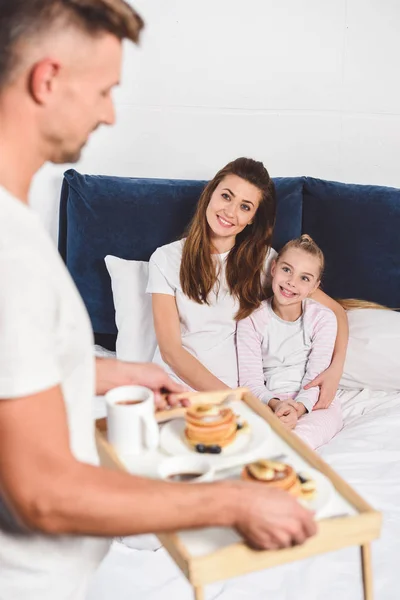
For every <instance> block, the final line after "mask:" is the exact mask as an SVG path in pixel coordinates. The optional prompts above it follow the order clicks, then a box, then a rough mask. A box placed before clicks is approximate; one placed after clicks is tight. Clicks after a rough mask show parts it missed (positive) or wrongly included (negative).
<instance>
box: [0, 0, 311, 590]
mask: <svg viewBox="0 0 400 600" xmlns="http://www.w3.org/2000/svg"><path fill="white" fill-rule="evenodd" d="M141 27H142V21H141V19H140V17H139V16H138V15H137V14H136V13H135V12H134V11H133V10H132V9H131V8H130V7H129V6H128V5H127V4H126V3H125V2H124V1H123V0H0V44H1V58H0V186H1V187H0V498H1V500H0V528H1V529H2V532H0V573H1V577H0V598H1V599H3V598H4V599H5V598H7V599H8V598H10V599H11V598H12V600H22V599H24V600H25V599H26V598H29V600H58V599H62V600H67V599H68V600H77V599H78V600H79V599H83V598H84V597H85V591H86V587H87V584H88V581H89V579H90V576H91V574H92V573H93V571H94V570H95V569H96V567H97V565H98V564H99V562H100V561H101V560H102V558H103V557H104V555H105V553H106V552H107V549H108V546H109V541H107V539H106V538H107V537H111V536H116V535H129V534H135V533H144V532H153V531H156V532H161V531H171V530H176V529H183V528H188V527H202V526H208V525H209V526H227V527H235V528H236V529H237V530H238V531H239V532H241V533H242V534H243V536H244V537H245V539H246V540H247V541H248V542H249V543H250V544H251V545H253V546H255V547H259V548H278V547H285V546H290V545H291V544H293V543H302V542H303V541H304V540H305V539H306V538H307V537H308V536H310V535H312V534H313V533H314V532H315V524H314V522H313V520H312V516H311V514H310V513H309V512H308V511H306V510H305V509H303V508H302V507H301V506H300V505H299V504H298V503H297V502H296V501H295V500H294V499H292V498H291V497H290V496H289V495H287V494H285V493H283V492H280V491H278V490H277V491H268V490H266V489H265V488H264V487H263V486H262V485H260V484H252V483H244V482H243V483H240V482H222V483H215V484H203V485H197V486H196V485H185V484H177V483H171V484H169V483H162V482H157V481H152V480H147V479H144V478H138V477H133V476H130V475H129V474H127V473H122V472H113V471H108V470H105V469H103V468H100V467H98V466H97V464H98V457H97V454H96V449H95V441H94V432H93V421H92V414H91V399H92V396H93V393H94V382H95V364H94V360H93V356H92V343H93V340H92V332H91V328H90V323H89V320H88V317H87V314H86V311H85V310H84V307H83V305H82V302H81V299H80V297H79V295H78V293H77V291H76V289H75V287H74V285H73V283H72V281H71V279H70V277H69V275H68V273H67V271H66V269H65V267H64V265H63V264H62V262H61V260H60V258H59V256H58V254H57V252H56V250H55V248H54V247H53V245H52V243H51V241H50V239H49V237H48V236H47V234H46V232H45V231H44V229H43V227H42V225H41V223H40V222H39V220H38V218H37V217H36V216H35V215H34V214H33V213H32V211H31V210H30V209H29V207H28V204H27V203H28V192H29V186H30V183H31V179H32V177H33V175H34V173H35V172H36V171H37V169H39V167H40V166H41V165H42V164H44V163H45V162H46V161H48V160H50V161H52V162H55V163H61V162H64V161H67V162H71V161H73V160H77V159H78V158H79V155H80V151H81V148H82V147H83V145H84V144H85V142H86V140H87V138H88V136H89V134H90V132H91V131H93V130H94V129H95V128H96V127H97V126H99V125H100V124H101V123H104V124H112V123H113V122H114V109H113V104H112V99H111V90H112V88H113V87H114V86H115V85H116V84H117V83H118V81H119V76H120V66H121V40H122V39H123V38H125V37H127V38H130V39H131V40H133V41H135V42H136V41H137V40H138V37H139V32H140V29H141ZM128 381H132V382H136V383H141V384H143V385H148V386H149V387H152V388H153V389H155V390H160V388H161V387H165V386H166V387H168V388H169V389H170V391H178V389H179V388H176V387H175V388H174V386H173V383H172V382H171V381H170V380H169V379H168V378H167V376H166V375H165V374H164V372H163V371H161V370H159V369H156V368H155V367H154V366H152V365H133V366H132V365H124V364H119V363H117V362H112V361H110V362H109V363H107V362H103V363H99V364H98V365H97V390H98V391H99V392H104V391H105V390H107V389H109V388H110V387H112V386H113V385H115V384H119V383H124V382H128Z"/></svg>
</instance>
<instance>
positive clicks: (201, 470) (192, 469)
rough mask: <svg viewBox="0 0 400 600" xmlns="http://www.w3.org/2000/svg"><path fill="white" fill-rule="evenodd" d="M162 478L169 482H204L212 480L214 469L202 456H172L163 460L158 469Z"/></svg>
mask: <svg viewBox="0 0 400 600" xmlns="http://www.w3.org/2000/svg"><path fill="white" fill-rule="evenodd" d="M157 472H158V475H159V477H160V479H163V480H164V481H169V482H176V483H178V482H180V483H183V482H185V483H203V482H206V481H212V479H213V473H214V472H213V469H212V468H211V465H210V463H209V462H208V461H207V460H206V459H204V458H203V457H201V456H172V457H171V458H166V459H165V460H163V461H162V462H161V463H160V464H159V466H158V469H157Z"/></svg>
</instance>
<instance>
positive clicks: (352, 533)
mask: <svg viewBox="0 0 400 600" xmlns="http://www.w3.org/2000/svg"><path fill="white" fill-rule="evenodd" d="M227 396H232V399H235V400H242V401H243V402H245V403H246V404H247V406H249V407H250V408H251V409H252V410H253V411H254V412H255V413H256V414H258V415H259V416H260V417H262V418H263V419H264V420H265V421H266V422H267V423H268V424H269V425H270V427H271V428H272V429H273V431H274V432H275V433H276V434H277V435H278V436H279V437H280V438H281V439H282V440H283V441H284V442H285V443H286V444H287V445H288V446H289V447H290V448H292V449H293V450H294V451H295V452H296V453H297V454H298V455H299V456H301V457H302V458H303V459H304V460H305V461H306V462H307V463H308V464H309V465H310V466H311V467H314V468H315V469H317V470H318V471H320V472H321V473H323V474H324V475H325V476H326V477H328V479H330V481H331V482H332V484H333V485H334V487H335V488H336V490H337V491H338V492H339V494H340V495H341V496H342V497H343V498H344V499H345V500H346V501H347V502H349V504H351V505H352V506H353V507H354V508H355V509H356V511H357V514H355V515H351V516H344V517H337V518H334V519H326V520H322V521H320V522H319V524H318V533H317V535H315V536H314V537H313V538H311V539H309V540H308V541H307V542H306V543H305V544H303V545H302V546H295V547H293V548H287V549H283V550H274V551H271V550H270V551H257V550H252V549H251V548H249V547H248V546H247V545H246V544H245V543H244V542H242V543H235V544H232V545H229V546H226V547H223V548H221V549H219V550H218V551H216V552H213V553H211V554H208V555H206V556H198V557H194V556H191V555H190V553H189V551H188V549H187V548H186V547H185V545H184V544H183V542H182V540H181V539H180V537H179V534H157V537H158V538H159V540H160V542H161V543H162V544H163V545H164V546H165V548H166V550H167V551H168V552H169V554H170V555H171V557H172V558H173V560H174V561H175V562H176V564H177V565H178V566H179V567H180V569H181V570H182V572H183V573H184V574H185V576H186V577H187V579H188V580H189V582H190V583H191V584H192V586H193V587H194V593H195V598H196V600H202V599H203V598H204V592H203V589H204V585H206V584H208V583H212V582H214V581H218V580H223V579H229V578H231V577H237V576H239V575H243V574H246V573H250V572H253V571H259V570H262V569H266V568H268V567H273V566H276V565H280V564H283V563H288V562H292V561H295V560H301V559H304V558H307V557H310V556H313V555H316V554H322V553H325V552H331V551H334V550H338V549H340V548H344V547H346V546H360V550H361V556H360V557H361V564H362V574H363V590H364V600H372V599H373V585H372V563H371V549H370V542H371V541H372V540H374V539H376V538H378V537H379V535H380V529H381V521H382V518H381V514H380V513H379V512H377V511H375V510H374V509H373V508H372V507H371V506H370V505H369V504H368V503H367V502H365V500H363V498H361V496H359V494H357V492H355V491H354V490H353V489H352V488H351V487H350V486H349V485H348V484H347V483H346V482H345V481H344V480H343V479H342V478H341V477H340V476H339V475H338V474H337V473H336V472H335V471H334V470H333V469H332V468H331V467H330V466H329V465H327V464H326V463H325V462H324V461H323V460H322V459H321V458H320V457H319V456H318V455H317V454H316V453H315V452H314V451H313V450H311V449H310V448H309V447H308V446H307V445H306V444H305V443H304V442H302V441H301V440H300V438H298V437H297V436H296V435H294V434H292V433H291V432H289V431H287V430H286V429H285V428H284V427H283V425H282V424H281V422H280V421H279V419H277V418H276V417H275V415H274V414H273V412H272V411H271V410H270V409H269V408H268V407H267V406H265V405H264V404H262V403H261V402H260V401H259V400H258V399H257V398H255V397H254V396H253V395H252V394H251V393H250V392H249V391H248V390H247V389H245V388H238V389H237V390H229V392H227V391H226V390H224V391H220V392H207V393H206V392H199V393H194V392H193V393H190V394H186V395H185V397H188V398H189V399H190V400H191V402H192V403H196V404H197V403H215V404H218V403H220V402H222V401H223V400H225V398H227ZM184 410H185V409H181V408H180V409H172V410H170V411H162V412H160V413H157V414H156V418H157V420H158V421H159V422H163V421H165V420H167V419H169V418H171V417H172V416H174V415H176V414H183V413H184ZM177 411H180V412H179V413H178V412H177ZM96 425H97V430H96V441H97V447H98V452H99V455H100V460H101V463H102V465H103V466H105V467H108V468H113V469H122V470H124V469H125V467H124V465H123V464H122V462H121V461H120V460H119V458H118V456H117V454H116V452H115V450H114V448H113V447H112V446H111V445H110V444H109V443H108V442H107V438H106V421H105V419H101V420H99V421H97V422H96Z"/></svg>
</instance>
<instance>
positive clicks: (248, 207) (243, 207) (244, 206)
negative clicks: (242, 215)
mask: <svg viewBox="0 0 400 600" xmlns="http://www.w3.org/2000/svg"><path fill="white" fill-rule="evenodd" d="M242 209H243V210H250V206H249V205H248V204H242Z"/></svg>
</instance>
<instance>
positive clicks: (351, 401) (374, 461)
mask: <svg viewBox="0 0 400 600" xmlns="http://www.w3.org/2000/svg"><path fill="white" fill-rule="evenodd" d="M342 400H343V412H344V422H345V426H344V429H343V430H342V431H341V432H340V433H339V434H338V435H337V436H336V438H334V439H333V440H332V441H331V442H330V443H329V444H328V445H326V446H325V447H324V448H322V449H321V450H320V454H321V455H322V456H323V458H324V459H325V460H326V461H327V462H328V463H329V464H330V465H332V467H333V468H334V469H336V470H337V471H338V472H339V473H340V474H341V475H342V476H343V477H344V478H345V479H346V480H347V481H348V482H349V483H350V484H351V485H352V486H353V487H354V488H355V489H356V490H357V491H358V492H359V493H360V494H361V495H362V496H363V497H364V498H365V499H366V500H367V501H369V502H370V503H371V504H372V505H373V506H374V507H375V508H376V509H378V510H381V511H382V512H383V515H384V519H383V529H382V537H381V539H380V540H378V541H376V542H374V543H373V546H372V553H373V569H374V582H375V594H376V600H398V597H399V593H398V586H397V570H398V558H399V557H400V544H399V540H400V393H384V392H370V391H369V390H362V391H359V392H356V391H352V392H346V393H345V394H344V395H343V399H342ZM338 597H340V599H341V600H360V599H361V598H362V586H361V570H360V560H359V550H358V548H349V549H344V550H340V551H337V552H334V553H330V554H326V555H323V556H318V557H315V558H311V559H307V560H304V561H300V562H297V563H292V564H290V565H284V566H282V567H276V568H273V569H268V570H264V571H260V572H258V573H252V574H250V575H246V576H242V577H238V578H235V579H230V580H228V581H224V582H220V583H216V584H212V585H209V586H207V587H206V599H207V600H217V598H218V600H261V599H262V600H265V599H266V598H270V599H271V600H302V599H303V598H304V599H307V600H314V599H315V600H319V599H320V598H323V599H324V600H337V598H338ZM192 598H193V595H192V591H191V587H190V586H189V584H188V582H187V581H186V579H185V577H184V576H183V575H182V574H181V572H180V571H179V569H178V568H177V567H176V566H175V564H174V563H173V561H172V559H171V558H170V557H169V555H168V554H167V552H166V551H165V550H164V549H163V548H161V549H159V550H157V551H155V552H152V551H147V550H141V551H138V550H133V549H131V548H128V547H127V546H126V545H124V544H121V543H119V542H114V544H113V546H112V548H111V551H110V553H109V555H108V556H107V558H106V559H105V561H104V562H103V564H102V565H101V566H100V568H99V570H98V572H97V574H96V576H95V578H94V580H93V584H92V586H91V589H90V592H89V595H88V600H128V599H129V600H135V599H140V600H154V599H157V600H170V599H173V600H192Z"/></svg>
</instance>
